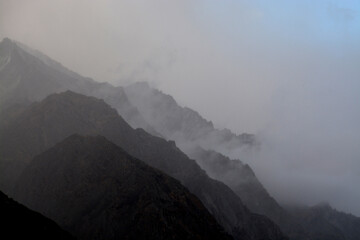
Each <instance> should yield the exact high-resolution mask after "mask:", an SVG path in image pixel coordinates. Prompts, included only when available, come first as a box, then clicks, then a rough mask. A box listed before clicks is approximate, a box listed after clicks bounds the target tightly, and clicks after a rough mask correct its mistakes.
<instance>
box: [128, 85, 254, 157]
mask: <svg viewBox="0 0 360 240" xmlns="http://www.w3.org/2000/svg"><path fill="white" fill-rule="evenodd" d="M124 89H125V92H126V95H127V96H128V99H129V100H130V102H131V103H132V104H133V105H134V106H135V107H136V108H137V109H138V110H139V111H140V113H141V115H142V116H143V117H144V119H145V121H146V122H147V123H149V124H150V125H151V126H152V127H153V128H154V129H155V130H156V131H157V132H159V133H160V134H161V135H162V136H164V137H165V138H166V139H169V140H174V141H175V142H176V143H177V144H178V145H180V148H181V149H183V150H184V149H185V148H186V147H187V146H193V145H194V144H195V145H198V146H200V147H202V148H205V149H212V150H215V151H217V152H221V153H227V154H228V153H230V152H233V153H234V154H235V153H238V151H239V149H241V147H246V146H248V147H249V146H250V147H254V145H255V146H256V145H257V144H258V143H257V142H256V139H255V137H254V136H253V135H251V134H246V133H244V134H241V135H236V134H234V133H232V132H231V131H230V130H228V129H223V130H218V129H215V128H214V126H213V124H212V122H209V121H207V120H206V119H204V118H203V117H201V116H200V115H199V114H198V113H197V112H196V111H194V110H192V109H190V108H187V107H181V106H179V105H178V104H177V102H176V101H175V100H174V98H173V97H172V96H170V95H167V94H164V93H162V92H161V91H159V90H156V89H153V88H151V87H150V86H149V85H148V84H147V83H145V82H140V83H134V84H131V85H129V86H127V87H125V88H124Z"/></svg>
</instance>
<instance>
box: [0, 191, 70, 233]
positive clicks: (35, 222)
mask: <svg viewBox="0 0 360 240" xmlns="http://www.w3.org/2000/svg"><path fill="white" fill-rule="evenodd" d="M0 212H1V214H0V220H1V236H2V237H1V238H2V239H22V238H24V236H26V238H29V239H55V240H66V239H69V240H70V239H74V238H73V237H72V236H71V235H70V234H69V233H67V232H65V231H64V230H62V229H61V228H60V227H59V226H58V225H56V223H55V222H53V221H52V220H50V219H48V218H46V217H44V216H42V215H41V214H39V213H37V212H34V211H32V210H29V209H28V208H26V207H24V206H23V205H21V204H19V203H17V202H15V201H14V200H12V199H10V198H8V197H7V196H6V195H5V194H4V193H3V192H0Z"/></svg>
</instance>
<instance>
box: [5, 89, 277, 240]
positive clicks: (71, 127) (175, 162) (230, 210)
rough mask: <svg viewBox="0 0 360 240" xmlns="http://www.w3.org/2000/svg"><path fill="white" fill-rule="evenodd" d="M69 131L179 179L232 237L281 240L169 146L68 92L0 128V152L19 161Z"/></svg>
mask: <svg viewBox="0 0 360 240" xmlns="http://www.w3.org/2000/svg"><path fill="white" fill-rule="evenodd" d="M73 133H78V134H82V135H84V134H85V135H88V134H91V135H92V134H100V135H103V136H105V137H106V138H107V139H109V140H110V141H112V142H114V143H115V144H116V145H118V146H120V147H122V148H123V149H124V150H125V151H127V152H128V153H129V154H131V155H133V156H134V157H136V158H138V159H141V160H142V161H144V162H146V163H147V164H149V165H150V166H152V167H155V168H157V169H160V170H161V171H163V172H165V173H167V174H168V175H170V176H172V177H174V178H176V179H178V180H180V181H181V183H182V184H184V186H186V187H187V188H188V189H189V190H190V192H192V193H193V194H195V195H196V196H197V197H198V198H199V199H200V200H201V201H202V202H203V204H204V206H205V207H206V208H207V209H208V210H209V212H210V213H212V214H213V215H214V216H215V218H216V219H217V221H218V222H219V223H220V224H221V225H222V226H223V227H224V228H225V230H226V231H227V232H229V233H231V234H232V235H233V236H234V237H235V239H261V237H264V236H267V238H268V239H284V237H283V235H282V233H281V231H280V230H279V229H278V227H277V226H276V225H275V224H274V223H272V222H271V221H270V220H268V219H267V218H266V217H263V216H258V215H254V214H252V213H251V212H250V211H249V210H248V209H247V208H246V207H245V206H244V205H243V204H242V202H241V200H240V198H238V197H237V196H236V195H235V194H234V193H233V192H232V191H231V189H230V188H228V187H227V186H226V185H225V184H223V183H220V182H218V181H215V180H212V179H210V178H209V177H208V176H207V175H206V173H205V172H204V171H203V170H201V168H200V167H199V166H198V165H197V164H196V162H195V161H194V160H191V159H189V158H188V157H187V156H186V155H185V154H184V153H183V152H181V150H180V149H178V148H177V147H176V145H175V143H174V142H171V141H166V140H164V139H162V138H160V137H156V136H152V135H150V134H148V133H147V132H146V131H144V130H142V129H135V130H134V129H132V128H131V127H130V125H128V124H127V123H126V121H125V120H124V119H122V118H121V117H120V116H119V115H118V113H117V111H116V110H115V109H113V108H111V107H110V106H109V105H107V104H106V103H105V102H104V101H102V100H98V99H96V98H94V97H88V96H84V95H81V94H78V93H73V92H70V91H67V92H64V93H59V94H53V95H50V96H48V97H47V98H45V99H44V100H43V101H42V102H39V103H35V104H32V105H31V106H30V107H29V108H27V109H26V110H25V111H24V112H23V113H22V114H19V115H18V116H17V117H16V119H14V120H13V121H11V122H10V124H9V125H7V126H4V127H3V128H0V143H1V144H0V148H1V149H0V151H2V152H3V153H4V155H5V156H8V160H9V161H10V162H20V163H24V159H28V160H30V159H31V158H32V157H34V156H35V155H37V154H39V153H41V152H42V151H45V150H46V149H47V148H49V147H51V146H53V145H54V144H56V143H57V142H59V141H61V140H62V139H64V138H65V137H67V136H69V135H71V134H73ZM19 154H20V155H19ZM11 157H12V158H13V159H12V160H11V159H10V158H11ZM15 165H16V164H15ZM24 166H26V163H24ZM16 167H17V166H16ZM16 169H18V168H16ZM7 172H10V171H7ZM20 173H21V172H20ZM0 176H1V177H3V175H0ZM1 182H10V181H1ZM259 229H262V230H261V231H260V230H259Z"/></svg>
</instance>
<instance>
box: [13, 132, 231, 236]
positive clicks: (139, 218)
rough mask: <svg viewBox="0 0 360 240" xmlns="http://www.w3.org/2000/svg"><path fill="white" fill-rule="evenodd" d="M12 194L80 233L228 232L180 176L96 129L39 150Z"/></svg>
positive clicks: (186, 234)
mask: <svg viewBox="0 0 360 240" xmlns="http://www.w3.org/2000/svg"><path fill="white" fill-rule="evenodd" d="M15 196H16V197H17V199H19V200H20V201H21V202H23V203H24V204H25V205H26V206H28V207H29V208H31V209H34V210H36V211H39V212H41V213H42V214H44V215H46V216H47V217H49V218H51V219H53V220H55V221H56V222H57V223H58V224H59V225H60V226H62V227H63V228H64V229H66V230H68V231H69V232H70V233H72V234H73V235H74V236H76V237H77V238H78V239H179V240H180V239H199V240H200V239H232V238H231V237H230V236H229V235H227V234H226V233H225V232H224V230H222V228H221V227H220V225H218V223H217V222H216V220H215V219H214V218H213V216H212V215H210V213H209V212H208V211H207V210H206V208H205V207H204V206H203V205H202V203H201V202H200V201H199V200H198V199H197V198H196V197H195V196H194V195H193V194H191V193H190V192H189V191H188V190H187V189H186V188H185V187H183V186H182V185H181V184H180V182H178V181H177V180H175V179H173V178H171V177H169V176H167V175H165V174H163V173H162V172H160V171H159V170H155V169H154V168H152V167H149V166H148V165H146V164H145V163H143V162H142V161H140V160H138V159H136V158H133V157H131V156H130V155H129V154H127V153H126V152H125V151H123V150H122V149H120V148H119V147H118V146H116V145H115V144H113V143H111V142H109V141H108V140H107V139H105V138H104V137H101V136H86V137H84V136H80V135H72V136H70V137H68V138H66V139H65V140H64V141H62V142H60V143H58V144H56V145H55V146H54V147H52V148H50V149H49V150H47V151H45V152H44V153H41V154H40V155H38V156H36V157H35V158H34V160H33V161H31V163H30V165H29V166H28V167H27V168H26V170H25V171H24V173H23V174H22V175H21V177H20V179H19V181H18V184H17V188H16V193H15Z"/></svg>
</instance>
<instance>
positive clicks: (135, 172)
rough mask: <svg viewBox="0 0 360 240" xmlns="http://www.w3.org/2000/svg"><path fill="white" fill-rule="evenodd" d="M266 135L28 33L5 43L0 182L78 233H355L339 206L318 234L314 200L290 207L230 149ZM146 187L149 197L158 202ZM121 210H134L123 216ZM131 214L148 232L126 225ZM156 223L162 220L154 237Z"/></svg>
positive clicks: (0, 81)
mask: <svg viewBox="0 0 360 240" xmlns="http://www.w3.org/2000/svg"><path fill="white" fill-rule="evenodd" d="M134 128H137V129H134ZM74 134H78V135H74ZM79 134H80V135H82V136H80V135H79ZM83 135H86V136H88V137H83ZM95 136H97V137H95ZM100 136H104V137H105V138H106V139H105V138H104V137H100ZM164 138H165V139H166V140H165V139H164ZM258 144H259V143H258V142H257V140H256V138H255V136H254V135H251V134H240V135H236V134H234V133H232V132H231V131H230V130H226V129H225V130H219V129H216V128H215V127H214V126H213V124H212V123H211V122H209V121H207V120H205V119H204V118H202V117H201V116H200V115H199V114H198V113H197V112H195V111H193V110H191V109H189V108H183V107H180V106H179V105H178V104H177V103H176V101H175V100H174V99H173V98H172V97H171V96H169V95H166V94H164V93H162V92H160V91H158V90H156V89H152V88H150V87H149V85H147V84H145V83H136V84H132V85H130V86H127V87H125V88H123V87H114V86H112V85H110V84H107V83H97V82H95V81H93V80H91V79H89V78H84V77H82V76H80V75H78V74H76V73H74V72H72V71H70V70H68V69H66V68H65V67H63V66H62V65H61V64H60V63H57V62H56V61H54V60H52V59H50V58H49V57H47V56H46V55H44V54H42V53H40V52H38V51H36V50H32V49H31V48H29V47H27V46H24V45H22V44H21V43H16V42H14V41H12V40H10V39H4V40H3V41H2V42H1V43H0V152H1V158H0V190H2V191H4V192H6V193H7V194H9V195H10V196H14V197H15V199H21V201H20V202H23V203H26V204H27V205H28V206H29V207H30V208H33V209H35V210H37V211H40V212H41V213H43V214H45V215H46V216H49V217H50V218H51V219H53V220H55V221H56V222H57V223H58V224H60V226H62V227H63V228H65V229H66V230H69V231H70V232H71V233H72V234H74V235H76V236H78V237H79V238H83V239H88V238H91V237H90V235H91V236H95V235H96V234H97V235H96V236H99V239H101V238H107V239H109V238H108V237H110V235H111V234H113V235H111V236H114V234H115V233H116V234H119V235H117V236H120V235H121V236H127V237H128V238H125V239H137V238H140V239H141V238H143V239H145V235H148V236H150V235H151V236H157V237H158V238H160V239H169V238H170V239H180V238H179V236H183V237H182V238H184V239H186V238H189V239H208V238H209V239H228V238H229V236H228V235H226V234H225V233H224V232H223V230H222V229H224V230H225V232H227V233H229V234H230V235H231V236H232V237H233V238H234V239H252V240H253V239H254V240H255V239H259V240H260V239H270V240H271V239H287V237H286V236H285V235H287V236H288V237H290V239H294V240H295V239H296V240H302V239H304V240H305V239H325V238H317V237H318V236H320V235H321V234H324V236H328V235H326V234H327V233H328V232H331V233H334V232H337V233H340V235H334V236H343V237H345V238H344V239H349V240H352V239H354V238H352V236H355V234H356V233H357V232H356V231H357V230H356V229H357V226H359V225H358V224H359V223H358V219H359V218H356V217H354V216H351V215H341V216H340V215H336V214H335V215H333V216H335V217H334V219H336V220H337V219H339V222H342V223H344V224H343V225H341V224H335V223H334V222H337V221H335V220H334V221H333V222H332V223H331V224H323V225H321V228H318V230H317V231H318V233H319V234H320V235H319V234H317V233H316V234H314V231H313V230H312V229H311V228H310V227H309V225H306V224H305V223H303V221H305V219H306V220H307V219H309V218H305V217H304V216H308V214H307V213H308V212H311V213H312V212H313V208H304V209H302V210H301V211H296V212H295V211H294V210H293V209H288V208H283V207H282V206H280V205H279V204H278V203H277V202H276V200H275V199H274V198H272V197H271V195H270V194H269V193H268V192H267V191H266V189H265V188H264V187H263V185H262V184H261V183H260V181H259V180H258V179H257V177H256V175H255V173H254V172H253V171H252V169H251V168H250V167H249V166H248V165H245V164H243V163H242V162H240V161H239V160H231V159H230V158H229V156H230V157H231V156H232V155H236V156H238V155H239V154H240V153H241V151H242V150H243V149H245V148H254V147H255V148H256V147H257V146H258ZM178 147H179V148H178ZM184 152H185V153H184ZM233 153H234V154H233ZM188 156H189V157H190V158H189V157H188ZM138 159H139V160H138ZM192 159H194V160H192ZM146 164H148V165H149V166H151V167H149V166H147V165H146ZM80 166H81V167H80ZM126 166H129V167H130V166H131V167H130V169H127V167H126ZM82 167H84V169H83V168H82ZM153 168H155V169H158V170H160V171H162V173H161V172H159V171H158V170H154V169H153ZM48 169H53V171H51V172H49V171H47V170H48ZM85 169H86V170H85ZM144 169H148V170H144ZM167 175H169V176H167ZM109 176H111V179H112V180H111V181H109V182H108V181H105V180H104V179H108V178H109ZM135 176H138V177H136V178H135ZM140 176H143V177H140ZM150 176H152V177H150ZM155 176H161V177H155ZM154 178H155V179H157V180H156V181H155V180H154ZM172 178H175V179H177V180H179V181H180V182H177V181H176V180H174V179H172ZM116 179H117V180H116ZM103 181H105V182H103ZM127 181H129V182H127ZM70 183H71V184H70ZM69 184H70V185H69ZM180 184H182V185H184V186H185V187H182V186H181V185H180ZM15 186H16V187H15ZM130 186H134V187H130ZM104 189H105V190H107V191H105V190H104ZM187 189H188V190H189V192H191V193H189V192H187ZM173 191H174V192H173ZM135 193H136V194H135ZM131 194H135V195H136V196H139V197H130V195H131ZM192 194H194V195H192ZM135 195H132V196H135ZM141 196H146V199H152V200H151V202H153V205H151V207H150V209H147V207H146V206H147V205H146V203H147V202H146V201H145V202H144V201H140V200H139V198H140V199H141ZM180 196H182V197H180ZM66 199H73V201H70V202H67V201H66ZM129 199H130V200H129ZM185 199H187V200H186V201H185ZM180 200H181V201H180ZM124 201H125V202H127V204H128V205H127V206H128V208H126V207H125V208H122V206H123V205H121V204H122V203H123V202H124ZM71 202H73V203H74V205H71ZM39 203H45V204H39ZM80 203H83V204H80ZM69 204H70V205H69ZM119 204H120V205H121V206H120V205H119ZM90 206H92V207H90ZM112 206H118V207H117V208H116V209H114V208H112ZM174 206H176V207H174ZM152 207H154V208H152ZM204 207H205V209H204ZM93 208H94V209H93ZM168 208H169V209H168ZM161 209H163V210H164V211H165V212H167V213H168V212H171V211H173V212H172V213H173V214H174V215H176V217H175V218H176V219H174V218H172V219H170V218H168V217H167V216H168V215H167V213H165V212H164V211H160V210H161ZM165 209H168V210H165ZM179 209H182V212H188V214H185V215H186V216H184V215H182V214H181V213H180V211H179ZM148 210H149V211H148ZM334 211H335V210H334ZM121 213H126V214H127V216H128V217H127V218H126V219H121V221H120V217H119V216H120V215H119V214H121ZM140 213H144V215H141V214H140ZM305 213H306V214H305ZM139 214H140V215H139ZM210 214H211V215H212V216H213V217H214V218H212V216H211V215H210ZM264 215H265V216H266V217H265V216H264ZM310 215H311V216H313V215H312V214H310ZM135 216H138V217H135ZM155 216H157V217H155ZM191 216H194V217H195V216H196V217H197V218H199V221H198V223H196V222H194V221H193V219H194V218H191ZM158 218H160V219H158ZM79 219H83V220H86V221H85V222H83V221H80V220H79ZM214 219H215V220H214ZM315 219H319V224H320V222H324V221H325V220H324V218H315ZM340 219H341V220H340ZM214 221H216V222H217V223H219V225H220V226H221V227H220V226H219V225H217V223H216V222H214ZM314 221H316V220H314ZM185 222H186V223H185ZM326 222H329V220H328V219H326ZM135 223H136V224H135ZM187 223H192V224H198V226H199V229H195V228H194V227H193V226H190V225H191V224H187ZM127 224H130V225H131V224H135V225H139V226H143V227H144V228H143V234H145V235H141V233H139V234H140V235H134V232H140V230H139V229H137V230H136V231H135V230H134V229H136V228H131V229H129V228H128V227H126V229H128V230H124V226H130V225H127ZM321 224H322V223H321ZM347 224H350V225H351V226H352V227H348V226H347ZM105 225H106V226H107V227H105ZM149 226H152V228H155V229H157V230H156V232H158V231H160V228H161V226H162V227H163V228H164V229H165V230H162V232H161V233H159V232H158V234H159V235H156V234H155V232H151V229H148V228H147V227H149ZM164 226H165V227H164ZM209 226H212V227H211V228H212V230H213V231H210V232H209V233H206V232H205V231H203V230H202V228H206V229H207V228H209ZM278 226H279V227H278ZM313 226H316V224H314V225H313ZM121 229H122V230H121ZM334 229H335V230H334ZM315 232H316V231H315ZM283 233H285V235H284V234H283ZM108 234H110V235H108ZM169 234H170V235H171V236H172V237H169V236H170V235H169ZM206 234H208V235H206ZM209 234H210V235H209ZM195 235H196V236H198V238H194V236H195ZM100 236H102V237H100ZM105 236H107V237H105ZM184 236H186V237H184ZM209 236H212V238H210V237H209ZM321 236H322V235H321ZM153 239H155V237H154V238H153ZM341 239H342V238H341Z"/></svg>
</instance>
